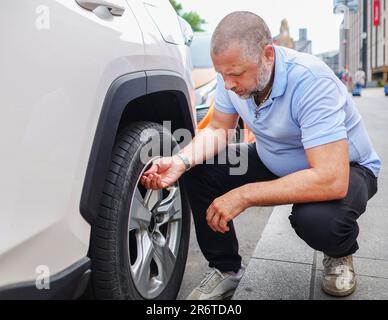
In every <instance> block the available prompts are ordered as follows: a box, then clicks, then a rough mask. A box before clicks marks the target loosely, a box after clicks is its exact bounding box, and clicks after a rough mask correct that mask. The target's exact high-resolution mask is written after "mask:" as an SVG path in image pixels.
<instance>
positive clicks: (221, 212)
mask: <svg viewBox="0 0 388 320" xmlns="http://www.w3.org/2000/svg"><path fill="white" fill-rule="evenodd" d="M248 207H249V203H248V201H247V200H246V199H245V197H244V195H243V194H242V189H241V188H237V189H234V190H231V191H229V192H228V193H226V194H224V195H223V196H221V197H219V198H217V199H215V200H214V201H213V202H212V204H211V205H210V206H209V208H208V209H207V211H206V221H207V224H208V225H209V227H210V228H211V229H212V230H213V231H214V232H217V231H218V232H221V233H225V232H228V231H229V227H228V226H227V223H228V222H229V221H231V220H233V219H234V218H235V217H237V216H238V215H239V214H240V213H241V212H243V211H244V210H245V209H247V208H248Z"/></svg>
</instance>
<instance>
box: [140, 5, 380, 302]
mask: <svg viewBox="0 0 388 320" xmlns="http://www.w3.org/2000/svg"><path fill="white" fill-rule="evenodd" d="M211 56H212V59H213V63H214V67H215V69H216V71H217V72H218V78H217V79H218V85H217V92H216V99H215V111H214V115H213V118H212V120H211V123H210V124H209V126H208V127H207V128H206V130H203V131H201V132H200V133H199V134H198V135H197V136H196V137H195V138H194V139H193V141H192V142H191V143H190V144H189V145H188V146H186V147H185V148H184V149H183V150H182V151H180V152H179V154H177V155H174V156H173V157H171V158H163V159H160V160H158V161H156V162H155V163H154V164H153V166H152V167H151V168H150V169H149V170H148V171H147V172H146V173H145V174H144V176H143V177H142V178H141V183H143V184H144V186H146V187H147V188H151V189H161V188H166V187H167V186H169V185H171V184H172V183H174V182H175V181H176V180H177V179H178V178H179V177H181V176H182V175H183V177H182V178H183V181H184V183H186V185H187V189H188V190H189V192H188V196H189V199H190V204H191V208H192V212H193V217H194V222H195V227H196V234H197V239H198V243H199V246H200V248H201V250H202V252H203V254H204V256H205V258H206V259H207V260H208V261H209V266H210V267H211V268H212V269H211V271H210V272H209V273H208V274H207V275H206V276H205V278H204V280H203V281H202V282H201V283H200V284H199V286H198V287H197V288H195V289H194V291H193V292H192V293H191V294H190V296H189V297H188V298H189V299H224V298H227V297H230V296H231V295H232V294H233V291H234V290H235V288H236V286H237V284H238V282H239V280H240V279H241V275H242V272H243V268H242V266H241V257H240V255H239V254H238V242H237V238H236V234H235V231H234V228H233V222H232V220H233V219H234V218H235V217H237V216H238V215H239V214H240V213H242V212H243V211H244V210H245V209H247V208H249V207H252V206H274V205H282V204H293V209H292V213H291V215H290V217H289V219H290V222H291V225H292V227H293V228H294V229H295V231H296V233H297V234H298V236H299V237H301V238H302V239H303V240H304V241H305V242H306V243H307V244H308V245H309V246H311V247H312V248H314V249H315V250H319V251H323V252H324V254H325V258H324V274H323V283H322V289H323V290H324V291H325V292H327V293H329V294H331V295H334V296H345V295H349V294H351V293H352V292H353V291H354V289H355V284H356V280H355V273H354V268H353V264H352V254H354V253H355V252H356V251H357V249H358V244H357V236H358V232H359V229H358V225H357V222H356V220H357V218H359V216H360V215H361V214H362V213H363V212H364V211H365V209H366V204H367V201H368V200H369V199H370V198H371V197H372V196H373V195H374V194H375V193H376V191H377V175H378V173H379V169H380V160H379V158H378V156H377V154H376V152H375V151H374V149H373V147H372V144H371V142H370V140H369V138H368V135H367V132H366V130H365V127H364V125H363V122H362V120H361V117H360V114H359V113H358V111H357V109H356V108H355V106H354V104H353V102H352V100H351V98H350V96H349V95H348V93H347V89H346V87H345V86H344V85H343V84H342V82H341V81H340V80H339V79H338V78H336V76H335V74H334V73H333V72H332V71H331V70H330V69H329V68H328V67H327V66H326V65H325V64H324V63H323V62H321V61H320V60H318V59H317V58H315V57H313V56H311V55H307V54H302V53H298V52H295V51H293V50H290V49H286V48H282V47H277V46H274V45H273V44H272V37H271V34H270V31H269V29H268V26H267V25H266V23H265V22H264V21H263V20H262V19H261V18H260V17H259V16H257V15H255V14H253V13H250V12H234V13H231V14H229V15H228V16H226V17H225V18H224V19H223V20H222V21H221V22H220V24H219V25H218V26H217V28H216V30H215V32H214V34H213V37H212V44H211ZM239 116H241V117H242V118H243V120H244V121H245V122H246V123H247V125H248V126H249V128H250V129H251V130H252V131H253V132H254V134H255V135H256V143H255V144H250V145H244V144H240V145H237V147H236V149H237V151H238V152H240V154H241V155H244V154H246V158H247V159H245V160H246V161H247V162H248V168H247V171H246V172H245V173H244V174H242V175H231V174H230V172H229V169H230V168H231V167H232V166H233V165H232V164H231V163H230V162H227V163H226V164H221V163H218V162H217V157H218V154H220V153H221V152H222V151H224V150H226V149H225V148H226V146H227V141H228V138H229V136H230V135H229V134H228V132H227V130H228V129H230V128H235V126H236V123H237V120H238V117H239ZM214 139H217V141H218V143H217V144H215V147H214V148H212V149H209V148H204V145H205V144H206V142H207V141H208V140H214ZM230 147H231V148H232V146H230ZM242 151H246V152H245V153H244V152H242ZM213 157H214V164H212V165H210V164H202V163H203V162H204V160H206V159H212V158H213ZM188 168H191V170H190V171H188V172H187V173H186V174H184V172H185V171H186V170H187V169H188Z"/></svg>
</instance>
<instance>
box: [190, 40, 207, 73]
mask: <svg viewBox="0 0 388 320" xmlns="http://www.w3.org/2000/svg"><path fill="white" fill-rule="evenodd" d="M210 41H211V34H198V33H195V34H194V38H193V42H192V43H191V45H190V49H191V56H192V59H193V67H194V68H212V67H213V62H212V59H211V57H210Z"/></svg>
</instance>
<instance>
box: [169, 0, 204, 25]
mask: <svg viewBox="0 0 388 320" xmlns="http://www.w3.org/2000/svg"><path fill="white" fill-rule="evenodd" d="M170 3H171V4H172V6H173V7H174V9H175V11H176V13H177V14H178V15H179V16H181V17H182V18H183V19H185V20H186V21H187V22H188V23H189V24H190V26H191V28H192V29H193V31H196V32H202V31H204V30H203V29H202V28H201V27H202V25H203V24H206V21H205V20H204V19H202V18H201V17H200V15H199V14H198V13H197V12H195V11H190V12H183V7H182V5H181V4H180V3H178V2H176V1H175V0H170Z"/></svg>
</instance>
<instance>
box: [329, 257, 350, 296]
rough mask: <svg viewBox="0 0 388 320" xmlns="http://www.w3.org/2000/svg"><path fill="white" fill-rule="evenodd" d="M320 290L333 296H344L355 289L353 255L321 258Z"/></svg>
mask: <svg viewBox="0 0 388 320" xmlns="http://www.w3.org/2000/svg"><path fill="white" fill-rule="evenodd" d="M323 266H324V270H323V280H322V290H323V291H324V292H326V293H327V294H329V295H332V296H335V297H345V296H348V295H350V294H352V293H353V292H354V290H355V289H356V275H355V273H354V267H353V257H352V256H347V257H342V258H332V257H329V256H327V255H325V257H324V258H323Z"/></svg>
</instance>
